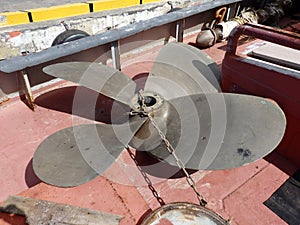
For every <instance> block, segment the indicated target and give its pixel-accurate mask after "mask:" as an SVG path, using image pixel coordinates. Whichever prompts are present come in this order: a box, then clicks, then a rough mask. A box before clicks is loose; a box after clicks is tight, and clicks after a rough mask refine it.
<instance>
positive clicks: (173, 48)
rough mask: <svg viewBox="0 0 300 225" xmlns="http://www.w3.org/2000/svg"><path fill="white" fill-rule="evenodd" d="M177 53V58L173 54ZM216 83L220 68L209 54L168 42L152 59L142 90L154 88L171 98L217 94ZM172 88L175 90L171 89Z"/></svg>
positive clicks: (217, 84) (218, 89) (217, 87)
mask: <svg viewBox="0 0 300 225" xmlns="http://www.w3.org/2000/svg"><path fill="white" fill-rule="evenodd" d="M176 55H179V57H174V56H176ZM219 84H220V71H219V69H218V67H217V64H216V63H215V62H214V61H213V60H212V59H211V58H210V57H209V56H208V55H206V54H205V53H203V52H202V51H200V50H199V49H197V48H195V47H192V46H190V45H187V44H184V43H169V44H167V45H165V46H164V47H163V48H162V49H161V50H160V51H159V54H158V56H157V58H156V59H155V62H154V64H153V66H152V69H151V71H150V73H149V76H148V79H147V81H146V84H145V91H154V92H156V93H158V94H160V95H162V96H164V98H165V99H172V98H175V97H180V96H186V95H192V94H198V93H216V92H218V91H220V85H219ZM166 89H167V90H166ZM174 89H175V90H176V92H174V91H172V90H174ZM172 94H173V95H172Z"/></svg>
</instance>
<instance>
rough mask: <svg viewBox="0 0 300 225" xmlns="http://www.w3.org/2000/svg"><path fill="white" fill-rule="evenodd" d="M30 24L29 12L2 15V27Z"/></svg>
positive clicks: (0, 16) (0, 15) (0, 23)
mask: <svg viewBox="0 0 300 225" xmlns="http://www.w3.org/2000/svg"><path fill="white" fill-rule="evenodd" d="M25 23H29V17H28V15H27V12H6V13H0V27H2V26H13V25H18V24H25Z"/></svg>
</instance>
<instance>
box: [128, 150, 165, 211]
mask: <svg viewBox="0 0 300 225" xmlns="http://www.w3.org/2000/svg"><path fill="white" fill-rule="evenodd" d="M126 149H127V152H128V153H129V156H130V157H131V159H132V160H133V161H134V163H135V165H136V166H137V168H138V170H139V171H140V173H141V174H142V176H143V178H144V180H145V182H146V183H147V185H148V188H149V189H150V191H151V192H152V194H153V196H154V197H155V198H156V200H157V201H158V203H159V204H160V205H161V206H163V205H165V204H166V203H165V202H164V200H163V199H162V198H161V197H160V196H159V194H158V192H157V191H156V190H155V188H154V186H153V184H152V182H151V180H150V178H149V177H148V175H147V173H145V172H144V171H143V170H142V168H141V167H140V165H139V162H138V161H137V159H136V157H135V155H134V154H133V153H132V151H130V148H129V147H128V146H127V147H126Z"/></svg>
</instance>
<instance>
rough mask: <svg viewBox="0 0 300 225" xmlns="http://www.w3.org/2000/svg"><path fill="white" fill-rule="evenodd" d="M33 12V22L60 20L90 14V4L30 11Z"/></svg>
mask: <svg viewBox="0 0 300 225" xmlns="http://www.w3.org/2000/svg"><path fill="white" fill-rule="evenodd" d="M28 12H31V15H32V20H33V22H38V21H44V20H53V19H60V18H65V17H70V16H78V15H83V14H88V13H90V8H89V4H86V3H77V4H70V5H62V6H53V7H49V8H38V9H31V10H28Z"/></svg>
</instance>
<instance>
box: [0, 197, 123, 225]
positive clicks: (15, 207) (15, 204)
mask: <svg viewBox="0 0 300 225" xmlns="http://www.w3.org/2000/svg"><path fill="white" fill-rule="evenodd" d="M0 211H3V212H7V213H13V214H17V215H24V216H26V218H27V220H26V222H27V223H28V224H29V225H41V224H43V225H51V224H55V225H117V224H119V222H120V220H121V219H122V216H119V215H114V214H109V213H104V212H100V211H96V210H91V209H86V208H81V207H77V206H72V205H67V204H59V203H55V202H50V201H44V200H39V199H34V198H28V197H21V196H9V197H8V198H7V199H6V200H5V202H4V203H3V204H2V206H1V207H0Z"/></svg>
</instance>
